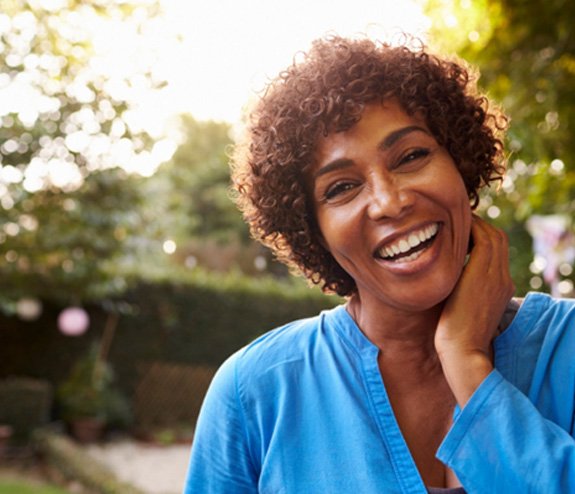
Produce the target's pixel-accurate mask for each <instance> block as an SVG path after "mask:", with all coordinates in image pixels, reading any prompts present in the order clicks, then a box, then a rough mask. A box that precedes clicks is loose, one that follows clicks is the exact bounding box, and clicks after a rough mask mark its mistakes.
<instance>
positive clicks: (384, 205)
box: [367, 178, 413, 220]
mask: <svg viewBox="0 0 575 494" xmlns="http://www.w3.org/2000/svg"><path fill="white" fill-rule="evenodd" d="M370 188H371V194H370V195H369V198H368V200H369V204H368V206H367V214H368V216H369V218H370V219H372V220H380V219H384V218H397V217H399V216H401V215H403V214H405V212H407V211H408V210H409V209H410V208H411V205H412V203H413V196H412V194H411V193H410V192H409V191H408V190H406V189H405V188H404V187H402V186H401V184H399V183H397V180H393V179H391V180H390V179H387V178H381V179H377V180H374V181H373V183H372V184H371V185H370Z"/></svg>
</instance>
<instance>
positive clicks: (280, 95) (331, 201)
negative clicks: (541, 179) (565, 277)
mask: <svg viewBox="0 0 575 494" xmlns="http://www.w3.org/2000/svg"><path fill="white" fill-rule="evenodd" d="M505 127H506V119H505V117H504V116H503V115H502V114H501V113H500V112H499V111H498V110H497V109H496V108H494V107H493V106H492V105H491V104H490V103H489V102H488V101H487V99H486V98H485V97H484V96H482V95H480V94H478V93H477V91H476V88H475V83H474V79H473V77H472V76H471V75H470V73H469V71H468V70H467V69H466V68H465V67H463V66H462V65H461V64H457V63H454V62H450V61H447V60H443V59H440V58H438V57H435V56H433V55H431V54H429V53H427V52H426V50H425V48H423V47H419V48H417V47H415V48H414V47H407V46H402V47H392V46H387V45H384V44H376V43H373V42H371V41H369V40H355V41H354V40H346V39H342V38H339V37H331V38H328V39H324V40H319V41H317V42H315V43H314V45H313V47H312V49H311V50H310V52H309V53H308V54H307V55H306V56H305V57H304V58H303V59H302V60H300V61H298V62H295V63H294V64H293V65H292V66H291V67H290V68H288V69H287V70H286V71H285V72H283V73H282V74H281V75H280V76H279V77H278V78H277V79H276V80H275V81H273V82H272V83H271V84H270V86H269V87H268V89H267V91H266V92H265V94H264V95H263V96H262V98H261V100H260V101H259V103H258V106H257V107H256V108H255V109H254V111H253V112H252V114H251V120H250V123H249V127H248V132H247V138H246V141H245V143H244V144H243V145H240V146H238V148H237V150H236V154H235V157H234V162H233V178H234V184H235V187H236V190H237V192H238V194H237V202H238V204H239V206H240V208H241V209H242V210H243V212H244V215H245V218H246V220H247V221H248V222H249V224H250V227H251V230H252V233H253V235H254V236H255V237H256V238H258V239H259V240H261V241H262V242H263V243H264V244H266V245H268V246H270V247H271V248H272V249H273V250H274V252H275V253H276V255H277V257H278V258H279V259H280V260H282V261H284V262H286V263H287V264H288V265H290V266H291V267H292V268H294V269H297V270H298V271H300V272H302V273H303V274H304V275H305V276H306V277H307V278H308V279H309V280H311V281H312V282H313V283H316V284H320V285H321V286H322V288H323V289H324V291H326V292H332V293H337V294H338V295H341V296H344V297H346V303H345V304H344V305H341V306H339V307H336V308H335V309H333V310H330V311H326V312H323V313H322V314H320V315H318V316H317V317H314V318H311V319H307V320H302V321H296V322H293V323H291V324H287V325H286V326H284V327H281V328H278V329H276V330H274V331H271V332H269V333H267V334H265V335H264V336H262V337H261V338H259V339H258V340H256V341H254V342H253V343H251V344H250V345H248V346H247V347H246V348H244V349H242V350H240V351H239V352H238V353H236V354H235V355H233V356H232V357H231V358H230V359H228V361H227V362H226V363H224V365H223V366H222V367H221V369H220V370H219V372H218V373H217V375H216V377H215V378H214V381H213V383H212V386H211V388H210V391H209V392H208V395H207V397H206V399H205V403H204V406H203V410H202V413H201V415H200V418H199V421H198V424H197V429H196V436H195V439H194V444H193V447H192V456H191V463H190V470H189V475H188V480H187V484H186V493H188V494H191V493H234V494H238V493H256V492H257V493H270V494H271V493H274V494H277V493H286V494H288V493H289V494H291V493H294V494H295V493H298V494H299V493H305V494H307V493H362V494H363V493H365V494H371V493H383V492H385V493H425V492H458V493H460V492H467V493H494V492H495V493H497V492H504V491H505V492H518V493H519V492H521V493H527V492H531V493H535V492H537V493H543V492H544V493H566V492H575V441H574V440H573V437H572V436H573V427H574V425H573V424H574V420H573V418H574V413H573V412H574V409H575V407H574V399H575V398H574V397H575V358H573V357H572V355H573V350H575V328H574V326H575V305H574V304H573V302H572V301H556V300H553V299H551V298H550V297H548V296H546V295H542V294H530V295H529V296H528V297H527V298H526V299H525V300H524V301H523V303H522V305H521V307H519V305H520V304H519V301H517V300H514V299H512V298H511V297H512V294H513V291H514V288H513V283H512V281H511V278H510V276H509V270H508V254H507V241H506V238H505V235H504V234H503V233H502V232H500V231H499V230H497V229H496V228H494V227H492V226H490V225H489V224H488V223H486V222H485V221H483V220H481V219H479V218H478V217H477V216H475V215H473V213H472V210H473V208H474V207H475V206H476V205H477V202H478V194H479V190H480V188H481V187H483V186H485V185H488V184H489V183H490V182H492V181H496V180H499V179H500V178H501V175H502V173H503V170H504V154H503V149H502V143H501V138H502V135H501V134H502V132H503V131H504V130H505ZM445 489H447V490H445Z"/></svg>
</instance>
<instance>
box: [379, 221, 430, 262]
mask: <svg viewBox="0 0 575 494" xmlns="http://www.w3.org/2000/svg"><path fill="white" fill-rule="evenodd" d="M438 231H439V224H438V223H433V224H432V225H428V226H426V227H424V228H421V229H420V230H416V231H413V232H410V233H409V234H408V235H405V236H404V237H399V238H396V239H395V240H394V241H393V242H391V243H389V244H387V245H384V246H383V247H380V248H379V249H378V250H377V252H376V253H375V255H376V257H377V258H379V259H383V260H384V261H391V262H409V261H413V260H415V259H417V258H418V257H419V256H420V255H421V254H422V253H423V251H424V250H425V249H426V247H427V246H428V245H429V244H431V243H432V242H433V240H434V239H435V236H436V235H437V232H438Z"/></svg>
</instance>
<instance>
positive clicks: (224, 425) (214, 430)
mask: <svg viewBox="0 0 575 494" xmlns="http://www.w3.org/2000/svg"><path fill="white" fill-rule="evenodd" d="M236 358H237V356H232V357H231V358H230V359H228V360H227V361H226V362H225V363H224V364H223V365H222V366H221V367H220V369H219V370H218V372H217V373H216V375H215V376H214V379H213V381H212V383H211V384H210V388H209V390H208V392H207V394H206V397H205V399H204V403H203V405H202V410H201V412H200V415H199V417H198V421H197V424H196V430H195V432H194V440H193V443H192V450H191V455H190V463H189V468H188V475H187V479H186V483H185V487H184V491H183V492H184V494H197V493H200V492H201V493H202V494H228V493H232V492H233V493H234V494H252V493H257V490H258V489H257V475H256V473H255V469H254V468H253V463H252V461H251V457H250V453H249V446H248V441H247V435H246V430H245V424H244V420H243V415H242V410H241V406H240V403H239V400H238V396H237V387H236Z"/></svg>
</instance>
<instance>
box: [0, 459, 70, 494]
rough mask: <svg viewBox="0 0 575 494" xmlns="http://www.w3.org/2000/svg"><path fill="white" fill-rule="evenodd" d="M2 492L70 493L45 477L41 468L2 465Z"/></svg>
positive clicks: (16, 493)
mask: <svg viewBox="0 0 575 494" xmlns="http://www.w3.org/2000/svg"><path fill="white" fill-rule="evenodd" d="M0 494H70V491H67V490H66V489H64V488H62V487H58V486H56V485H54V484H53V483H51V482H49V481H48V480H46V479H45V478H44V476H43V475H42V473H41V470H40V469H39V468H20V467H14V466H12V467H4V466H3V467H1V468H0Z"/></svg>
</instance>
